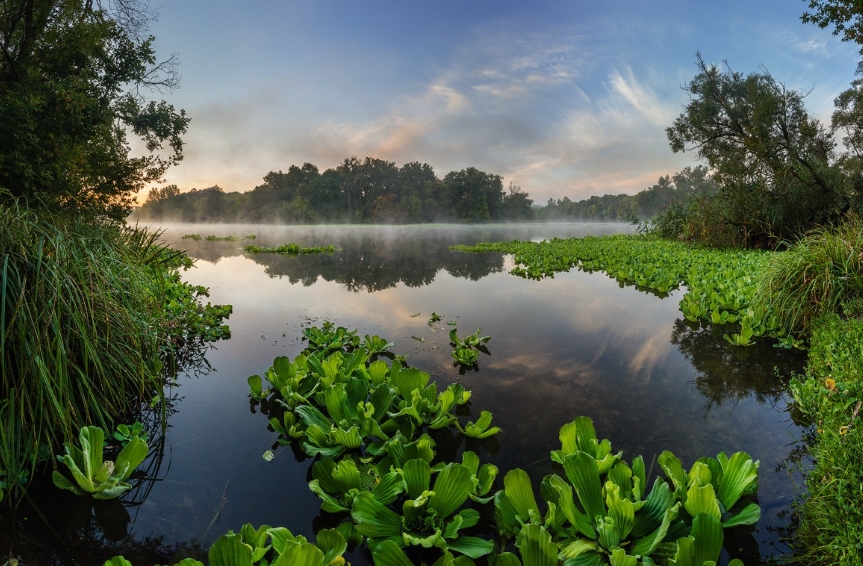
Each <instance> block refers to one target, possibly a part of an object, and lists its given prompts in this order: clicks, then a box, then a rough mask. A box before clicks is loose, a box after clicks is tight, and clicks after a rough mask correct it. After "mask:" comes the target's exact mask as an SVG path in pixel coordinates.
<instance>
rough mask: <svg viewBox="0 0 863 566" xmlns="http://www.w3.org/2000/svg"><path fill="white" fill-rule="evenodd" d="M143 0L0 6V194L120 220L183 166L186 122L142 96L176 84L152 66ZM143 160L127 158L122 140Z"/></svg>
mask: <svg viewBox="0 0 863 566" xmlns="http://www.w3.org/2000/svg"><path fill="white" fill-rule="evenodd" d="M148 15H149V14H148V11H147V6H146V4H145V3H144V2H143V0H141V1H139V0H104V2H103V1H100V0H0V188H2V189H5V190H6V191H8V193H7V194H10V195H12V196H14V197H25V198H27V199H29V200H33V201H39V202H41V203H42V204H44V205H47V206H50V207H54V208H60V209H72V210H88V211H92V212H97V213H103V214H108V215H110V216H112V217H115V218H122V217H124V216H125V215H126V214H128V212H129V210H130V208H131V204H132V197H133V195H134V194H135V193H137V192H138V191H139V190H140V189H142V188H143V187H144V186H145V185H146V184H148V183H152V182H155V181H159V180H160V179H161V178H162V177H163V174H164V173H165V171H166V169H167V168H168V167H169V166H171V165H173V164H176V163H177V162H178V161H179V160H180V159H182V155H183V153H182V150H183V142H182V139H181V136H182V134H183V133H185V131H186V128H187V126H188V123H189V119H188V118H187V117H186V115H185V113H184V112H183V111H182V110H180V111H179V112H178V111H176V110H175V109H174V107H173V106H172V105H170V104H168V103H167V102H165V101H161V102H155V101H148V100H147V99H146V98H145V96H144V92H146V91H147V90H148V89H150V90H151V91H159V90H160V89H170V88H173V87H174V86H176V85H177V75H176V73H175V63H176V61H175V60H174V59H173V58H171V59H169V60H167V61H165V62H162V63H157V60H156V56H155V52H154V49H153V40H154V38H153V37H151V36H147V37H144V36H143V34H144V33H145V32H146V28H147V22H148ZM130 135H131V136H134V137H137V138H138V139H139V140H140V141H141V142H142V145H143V147H144V148H145V149H146V152H145V153H144V154H143V155H133V154H132V151H131V144H130V140H129V136H130Z"/></svg>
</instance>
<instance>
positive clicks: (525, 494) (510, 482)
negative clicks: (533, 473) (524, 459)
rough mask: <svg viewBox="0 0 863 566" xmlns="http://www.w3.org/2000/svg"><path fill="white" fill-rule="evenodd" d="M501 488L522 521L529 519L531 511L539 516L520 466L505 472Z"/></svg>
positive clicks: (527, 481) (528, 483) (527, 477)
mask: <svg viewBox="0 0 863 566" xmlns="http://www.w3.org/2000/svg"><path fill="white" fill-rule="evenodd" d="M503 489H504V492H505V493H506V497H507V499H508V500H509V503H510V504H511V505H512V508H513V509H514V510H515V512H516V514H517V515H518V516H519V517H521V520H522V521H523V522H525V523H526V522H529V521H530V517H531V513H533V514H534V515H535V516H536V517H540V516H541V515H540V513H539V507H538V506H537V504H536V498H535V497H534V495H533V488H532V487H531V485H530V476H528V475H527V472H525V471H524V470H522V469H520V468H516V469H514V470H510V471H509V472H507V474H506V476H504V478H503Z"/></svg>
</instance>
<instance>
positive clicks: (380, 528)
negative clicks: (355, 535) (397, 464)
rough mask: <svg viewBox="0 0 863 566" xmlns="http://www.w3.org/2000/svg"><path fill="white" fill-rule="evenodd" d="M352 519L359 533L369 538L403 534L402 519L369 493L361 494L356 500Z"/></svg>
mask: <svg viewBox="0 0 863 566" xmlns="http://www.w3.org/2000/svg"><path fill="white" fill-rule="evenodd" d="M351 517H352V518H353V519H354V522H355V523H356V526H355V527H354V528H355V529H356V530H357V532H359V533H360V534H363V535H365V536H367V537H369V538H376V539H383V538H390V537H394V536H397V535H399V534H400V533H401V527H402V521H401V517H400V516H399V515H398V514H396V513H395V512H394V511H392V510H391V509H389V508H388V507H386V506H385V505H384V504H383V503H381V502H380V501H378V500H376V499H375V498H374V496H373V495H372V494H371V493H369V492H365V493H360V494H359V495H357V496H356V497H355V498H354V504H353V507H352V509H351Z"/></svg>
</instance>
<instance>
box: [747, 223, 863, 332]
mask: <svg viewBox="0 0 863 566" xmlns="http://www.w3.org/2000/svg"><path fill="white" fill-rule="evenodd" d="M861 253H863V221H861V220H860V218H859V217H858V216H848V217H846V218H845V219H844V220H843V221H842V222H841V223H839V224H838V225H836V226H834V227H822V228H816V229H815V230H812V231H811V232H809V233H808V234H807V235H806V236H804V237H803V238H801V239H800V240H798V241H797V242H795V243H794V244H793V245H792V246H790V248H789V249H788V250H787V251H785V252H782V253H780V254H777V255H776V256H774V258H773V260H772V261H771V262H770V263H769V264H768V266H767V269H766V270H765V271H764V273H763V276H762V277H761V279H760V281H759V283H758V291H757V293H756V295H755V297H754V298H753V306H754V307H755V308H760V309H768V308H770V309H772V311H773V312H774V313H775V316H776V319H777V322H778V324H779V326H780V328H781V329H782V330H784V331H785V332H786V333H788V334H794V335H797V336H799V335H802V334H803V333H804V332H805V331H806V330H807V327H808V326H809V324H810V323H811V322H812V321H813V320H815V319H816V318H817V317H819V316H821V315H823V314H827V313H833V312H840V311H841V310H842V305H843V303H846V302H847V301H852V300H855V299H858V298H860V297H863V260H861Z"/></svg>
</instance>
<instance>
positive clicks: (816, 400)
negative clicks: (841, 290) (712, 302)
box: [791, 314, 863, 566]
mask: <svg viewBox="0 0 863 566" xmlns="http://www.w3.org/2000/svg"><path fill="white" fill-rule="evenodd" d="M861 360H863V320H861V319H859V318H853V317H852V318H845V319H843V318H842V317H840V316H839V315H837V314H829V315H825V316H823V317H821V318H820V319H818V320H817V321H816V322H815V323H814V324H813V328H812V334H811V346H810V349H809V365H808V367H807V371H806V375H805V376H802V377H800V378H799V379H795V380H793V381H792V383H791V390H792V393H793V395H794V399H795V403H796V406H797V408H798V409H799V410H800V411H801V412H802V413H804V414H805V415H806V416H807V417H808V418H809V420H810V421H811V423H812V426H814V427H815V435H814V441H813V442H812V443H811V444H810V446H809V452H810V455H811V457H812V459H813V461H814V464H815V467H814V468H813V469H812V470H811V471H810V472H809V473H808V474H807V476H806V488H807V492H808V494H807V495H806V498H805V504H804V505H803V507H802V509H801V512H800V518H801V525H800V529H799V530H798V541H797V548H798V551H799V555H800V562H801V563H804V564H825V565H826V564H841V565H843V566H852V565H860V564H863V558H861V557H863V507H861V505H860V503H861V501H863V467H861V465H860V463H861V462H863V427H861V422H860V420H861V419H863V414H860V410H861V409H860V407H861V400H863V364H861Z"/></svg>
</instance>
